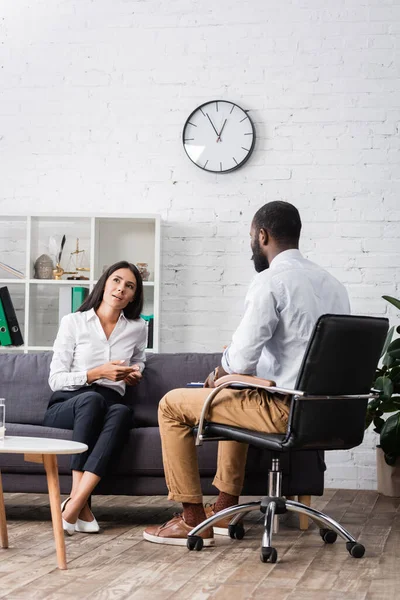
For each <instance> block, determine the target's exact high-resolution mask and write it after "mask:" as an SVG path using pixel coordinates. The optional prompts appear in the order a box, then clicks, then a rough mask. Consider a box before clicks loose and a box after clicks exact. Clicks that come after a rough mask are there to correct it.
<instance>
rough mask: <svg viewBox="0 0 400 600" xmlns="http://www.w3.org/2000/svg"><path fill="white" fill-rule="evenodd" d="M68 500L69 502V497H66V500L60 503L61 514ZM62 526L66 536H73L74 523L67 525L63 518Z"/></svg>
mask: <svg viewBox="0 0 400 600" xmlns="http://www.w3.org/2000/svg"><path fill="white" fill-rule="evenodd" d="M68 500H71V497H70V496H68V498H67V499H66V500H64V502H61V513H62V512H63V510H64V508H65V505H66V504H67V502H68ZM62 526H63V529H64V531H65V532H66V533H67V534H68V535H74V533H75V527H76V523H68V521H66V520H65V519H64V518H63V520H62Z"/></svg>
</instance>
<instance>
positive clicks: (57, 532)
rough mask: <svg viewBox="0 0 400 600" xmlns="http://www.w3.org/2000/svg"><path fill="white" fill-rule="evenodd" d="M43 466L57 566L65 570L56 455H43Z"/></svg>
mask: <svg viewBox="0 0 400 600" xmlns="http://www.w3.org/2000/svg"><path fill="white" fill-rule="evenodd" d="M43 464H44V468H45V469H46V475H47V486H48V488H49V500H50V510H51V520H52V522H53V531H54V539H55V542H56V552H57V564H58V568H59V569H66V568H67V558H66V553H65V540H64V531H63V527H62V517H61V507H60V503H61V499H60V485H59V482H58V470H57V457H56V455H55V454H43Z"/></svg>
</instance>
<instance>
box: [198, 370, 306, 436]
mask: <svg viewBox="0 0 400 600" xmlns="http://www.w3.org/2000/svg"><path fill="white" fill-rule="evenodd" d="M216 383H217V386H216V387H215V388H212V389H211V392H210V394H209V395H208V396H207V398H206V400H205V402H204V405H203V409H202V411H201V415H200V420H199V424H198V429H197V435H196V446H201V445H202V443H203V439H204V422H205V420H206V417H207V414H208V411H209V408H210V406H211V403H212V401H213V400H214V398H215V397H216V396H217V395H218V394H219V392H220V391H221V390H223V389H224V388H227V387H235V388H236V389H238V388H239V389H240V388H243V389H245V388H262V389H263V390H267V391H268V392H271V393H272V394H284V395H288V394H289V395H296V396H304V392H301V391H299V390H290V389H287V388H281V387H276V385H275V382H274V381H271V380H269V379H261V378H260V377H253V376H251V375H236V374H232V375H224V376H223V377H220V378H219V379H217V381H216Z"/></svg>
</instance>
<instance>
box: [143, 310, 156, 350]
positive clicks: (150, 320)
mask: <svg viewBox="0 0 400 600" xmlns="http://www.w3.org/2000/svg"><path fill="white" fill-rule="evenodd" d="M140 316H141V317H142V319H143V320H144V321H146V325H147V346H146V348H148V349H152V348H153V332H154V315H140Z"/></svg>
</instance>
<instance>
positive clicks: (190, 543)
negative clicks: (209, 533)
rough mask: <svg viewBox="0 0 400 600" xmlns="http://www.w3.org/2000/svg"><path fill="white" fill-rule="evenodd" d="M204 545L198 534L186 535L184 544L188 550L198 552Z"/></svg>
mask: <svg viewBox="0 0 400 600" xmlns="http://www.w3.org/2000/svg"><path fill="white" fill-rule="evenodd" d="M203 545H204V542H203V538H202V537H200V536H199V535H191V536H188V539H187V542H186V546H187V547H188V550H197V552H200V550H202V548H203Z"/></svg>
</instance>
